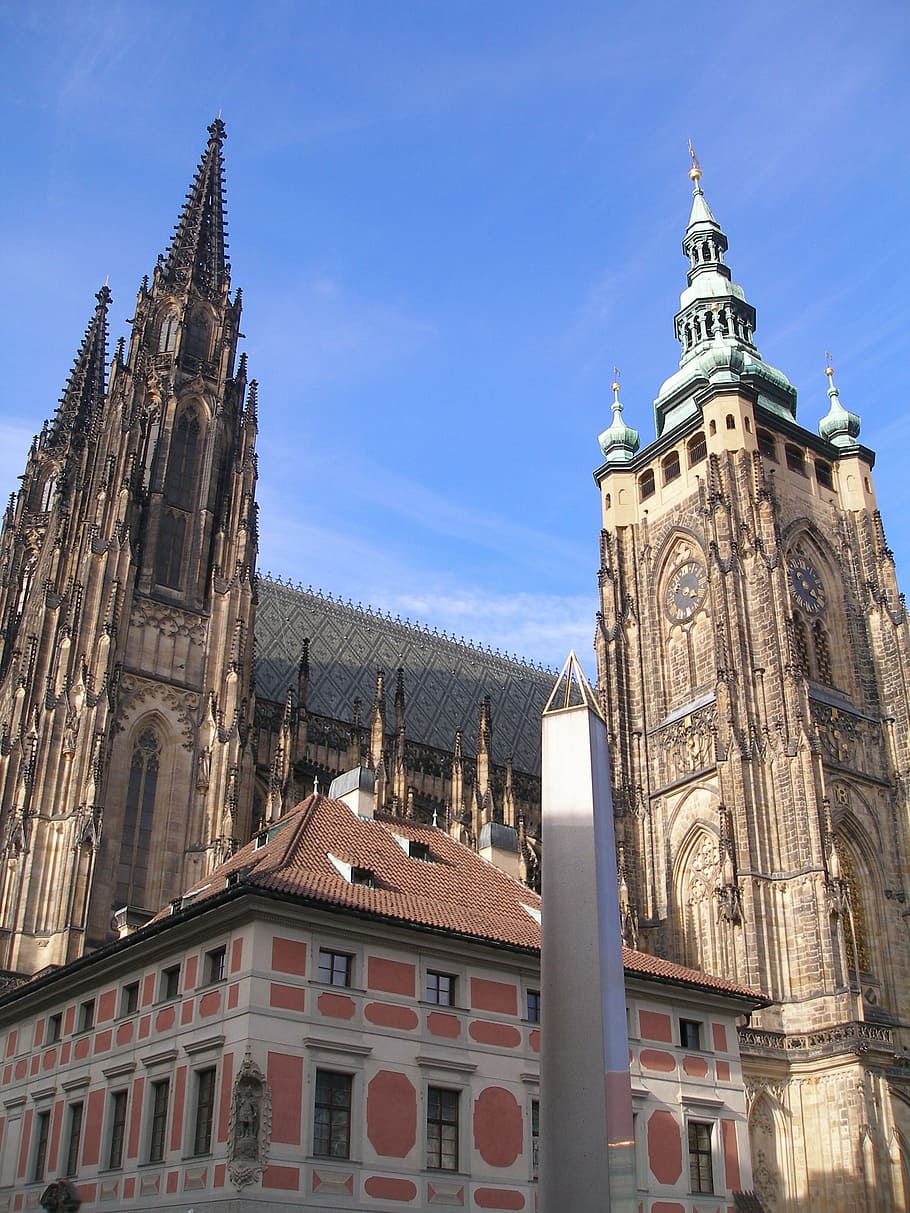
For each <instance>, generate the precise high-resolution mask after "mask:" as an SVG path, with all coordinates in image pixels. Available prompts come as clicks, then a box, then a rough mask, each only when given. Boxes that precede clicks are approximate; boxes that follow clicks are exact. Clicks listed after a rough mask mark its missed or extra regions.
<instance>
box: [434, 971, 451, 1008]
mask: <svg viewBox="0 0 910 1213" xmlns="http://www.w3.org/2000/svg"><path fill="white" fill-rule="evenodd" d="M427 1002H432V1003H435V1005H436V1006H437V1007H454V1006H455V978H454V976H453V975H452V974H451V973H434V972H433V971H432V970H430V971H428V972H427Z"/></svg>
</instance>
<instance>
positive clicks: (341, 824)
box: [153, 795, 761, 1001]
mask: <svg viewBox="0 0 910 1213" xmlns="http://www.w3.org/2000/svg"><path fill="white" fill-rule="evenodd" d="M411 842H415V843H422V844H424V846H426V848H427V849H428V851H429V855H430V860H429V862H428V861H426V860H423V859H417V858H411V857H410V856H409V854H408V845H409V843H411ZM330 855H331V856H332V857H334V859H335V860H337V861H339V862H340V863H341V864H343V865H344V864H349V865H351V866H352V867H355V868H362V869H366V870H367V871H368V872H370V873H371V874H372V878H373V882H374V883H373V886H372V887H371V886H368V885H360V884H351V882H350V881H349V880H348V879H346V877H345V876H344V875H342V873H341V872H340V871H339V870H338V868H337V867H336V866H335V864H334V863H333V862H332V859H331V858H329V856H330ZM233 873H236V877H235V878H236V879H239V880H240V881H241V882H242V884H243V886H244V887H246V888H252V889H261V890H263V891H264V892H268V893H272V894H277V895H280V896H287V897H299V898H302V899H305V900H306V901H308V902H316V903H319V902H322V903H324V904H325V905H326V906H328V907H334V908H336V909H348V910H351V911H353V912H355V913H359V914H364V915H367V916H376V917H381V918H384V919H392V920H398V921H399V922H401V923H403V924H413V925H417V926H419V927H423V928H427V929H429V930H436V931H443V932H446V933H453V934H457V935H461V936H468V937H473V938H476V939H480V940H487V941H490V942H493V943H498V944H503V945H505V946H507V947H513V948H520V949H527V950H529V951H538V950H539V949H540V925H539V923H538V921H537V919H536V917H535V914H539V912H540V897H539V896H538V894H537V893H534V892H533V891H532V890H531V889H528V888H526V887H525V886H524V885H522V884H520V883H519V882H518V881H516V880H513V879H512V877H511V876H509V875H508V874H507V873H506V872H504V871H502V870H501V869H500V868H497V867H495V866H494V865H493V864H491V863H488V862H487V861H486V860H484V859H481V858H480V856H479V855H477V854H476V853H475V852H474V851H472V850H470V849H469V848H468V847H465V846H462V845H461V843H458V842H456V841H455V840H454V839H453V838H451V837H449V835H448V834H446V833H445V831H444V830H440V829H435V828H433V827H431V826H425V825H421V824H419V823H417V822H413V821H409V820H407V819H405V818H401V817H389V816H384V815H383V816H377V817H376V818H375V819H374V820H369V819H366V818H362V817H357V816H355V814H354V813H353V812H352V811H351V810H350V809H349V808H348V807H347V805H346V804H344V803H343V802H342V801H340V800H330V799H329V798H328V797H326V796H321V795H315V796H309V797H308V798H307V799H306V800H304V801H302V802H301V804H299V805H298V806H297V808H296V809H294V810H292V811H291V812H290V813H288V814H286V815H285V816H284V817H282V818H281V819H280V821H278V822H275V823H274V824H273V825H272V826H269V827H267V828H266V829H265V830H264V831H263V832H262V833H261V834H260V836H259V838H258V839H256V840H254V841H253V842H250V843H248V844H247V846H245V847H243V849H242V850H240V851H238V852H237V853H236V854H235V855H233V856H232V857H231V859H229V860H228V861H227V862H225V863H223V864H222V865H221V866H220V867H218V868H216V869H215V871H214V872H212V873H211V875H210V876H208V877H207V878H205V879H204V880H201V881H199V882H198V883H197V884H196V885H194V886H193V887H192V888H191V889H189V890H188V891H187V893H186V894H185V896H184V898H183V905H184V906H187V905H196V904H198V903H201V902H204V901H205V900H206V899H207V898H208V897H213V896H215V895H216V894H218V893H221V892H223V890H224V889H225V887H226V883H227V882H228V880H229V878H230V877H231V875H232V874H233ZM529 911H530V912H529ZM167 913H168V911H163V912H162V914H159V915H158V916H157V919H156V920H153V921H160V920H161V919H162V918H163V917H165V916H166V915H167ZM623 960H624V964H625V968H626V970H627V972H628V973H630V974H633V973H634V974H637V975H640V976H642V977H645V978H658V979H662V980H666V981H674V982H680V983H683V984H686V985H696V986H699V987H701V988H706V989H711V990H716V991H718V992H724V993H729V994H734V995H738V996H740V997H745V998H750V999H754V1000H756V1001H761V996H760V995H756V994H755V992H754V991H752V990H747V989H745V988H744V987H742V986H739V985H737V984H735V983H734V982H730V981H727V980H725V979H724V978H720V977H713V976H710V975H709V974H706V973H701V972H698V971H696V970H694V969H687V968H684V967H683V966H682V965H677V964H672V963H670V962H669V961H666V960H661V959H659V958H658V957H655V956H648V955H646V954H645V953H643V952H634V951H631V950H630V949H628V948H624V949H623Z"/></svg>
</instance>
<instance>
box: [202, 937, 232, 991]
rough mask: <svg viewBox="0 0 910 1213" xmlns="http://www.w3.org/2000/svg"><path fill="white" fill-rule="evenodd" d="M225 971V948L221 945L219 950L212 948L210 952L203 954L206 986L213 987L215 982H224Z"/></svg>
mask: <svg viewBox="0 0 910 1213" xmlns="http://www.w3.org/2000/svg"><path fill="white" fill-rule="evenodd" d="M226 971H227V948H226V947H225V946H224V944H222V946H221V947H220V948H212V950H211V952H206V954H205V982H206V985H210V986H213V985H215V984H216V982H219V981H224V978H225V973H226Z"/></svg>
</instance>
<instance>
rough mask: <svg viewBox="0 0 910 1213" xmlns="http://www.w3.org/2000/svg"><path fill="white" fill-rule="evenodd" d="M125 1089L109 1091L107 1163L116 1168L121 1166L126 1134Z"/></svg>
mask: <svg viewBox="0 0 910 1213" xmlns="http://www.w3.org/2000/svg"><path fill="white" fill-rule="evenodd" d="M126 1101H127V1094H126V1091H112V1092H111V1103H110V1108H111V1113H110V1115H111V1138H110V1147H109V1149H108V1152H107V1165H108V1166H109V1167H111V1168H112V1169H113V1168H116V1167H122V1166H123V1141H124V1137H125V1136H126Z"/></svg>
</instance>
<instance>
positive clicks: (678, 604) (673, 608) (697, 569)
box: [664, 560, 708, 623]
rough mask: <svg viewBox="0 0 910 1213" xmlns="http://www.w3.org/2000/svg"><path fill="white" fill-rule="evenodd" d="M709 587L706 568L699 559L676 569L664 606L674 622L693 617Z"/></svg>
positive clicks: (672, 575)
mask: <svg viewBox="0 0 910 1213" xmlns="http://www.w3.org/2000/svg"><path fill="white" fill-rule="evenodd" d="M707 587H708V582H707V577H706V575H705V570H704V568H703V567H702V566H701V565H700V564H699V563H698V562H697V561H695V560H687V561H686V563H685V564H681V565H680V566H679V568H678V569H674V571H673V573H672V574H671V576H670V580H669V582H668V583H667V592H666V595H665V598H664V608H665V610H666V612H667V614H668V615H669V616H670V618H671V619H672V620H673V621H674V623H685V622H686V620H687V619H691V618H692V616H693V615H694V614H695V612H696V611H697V610H698V608H699V607H700V606H701V604H702V603H703V602H704V600H705V594H706V593H707Z"/></svg>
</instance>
